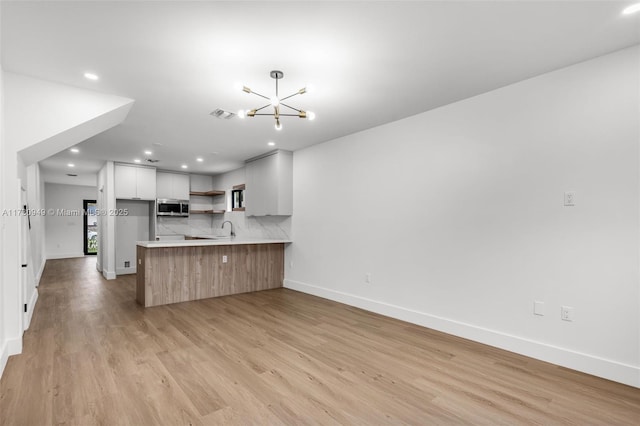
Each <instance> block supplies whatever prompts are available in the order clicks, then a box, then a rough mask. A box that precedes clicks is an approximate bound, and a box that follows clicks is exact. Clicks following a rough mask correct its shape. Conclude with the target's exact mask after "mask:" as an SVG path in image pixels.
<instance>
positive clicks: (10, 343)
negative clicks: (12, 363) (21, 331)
mask: <svg viewBox="0 0 640 426" xmlns="http://www.w3.org/2000/svg"><path fill="white" fill-rule="evenodd" d="M21 353H22V336H20V337H19V338H17V339H9V340H5V341H4V342H3V344H2V349H1V350H0V378H2V373H4V368H5V367H6V366H7V361H8V360H9V357H10V356H11V355H18V354H21Z"/></svg>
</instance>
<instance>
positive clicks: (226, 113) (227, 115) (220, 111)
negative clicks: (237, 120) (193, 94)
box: [210, 108, 236, 120]
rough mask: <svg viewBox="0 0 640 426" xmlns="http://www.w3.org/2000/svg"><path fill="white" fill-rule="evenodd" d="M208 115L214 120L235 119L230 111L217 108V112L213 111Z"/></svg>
mask: <svg viewBox="0 0 640 426" xmlns="http://www.w3.org/2000/svg"><path fill="white" fill-rule="evenodd" d="M210 115H213V116H214V117H216V118H219V119H223V118H224V119H225V120H228V119H230V118H233V117H235V116H236V115H235V114H234V113H232V112H230V111H225V110H223V109H220V108H218V109H217V110H215V111H213V112H212V113H210Z"/></svg>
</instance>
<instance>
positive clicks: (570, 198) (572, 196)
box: [564, 191, 576, 207]
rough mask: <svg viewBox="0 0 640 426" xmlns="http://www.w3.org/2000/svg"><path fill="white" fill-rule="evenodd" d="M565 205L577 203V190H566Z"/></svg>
mask: <svg viewBox="0 0 640 426" xmlns="http://www.w3.org/2000/svg"><path fill="white" fill-rule="evenodd" d="M564 205H565V206H567V207H571V206H575V205H576V192H575V191H566V192H565V193H564Z"/></svg>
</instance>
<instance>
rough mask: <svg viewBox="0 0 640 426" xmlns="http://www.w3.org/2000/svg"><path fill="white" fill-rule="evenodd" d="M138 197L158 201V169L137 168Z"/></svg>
mask: <svg viewBox="0 0 640 426" xmlns="http://www.w3.org/2000/svg"><path fill="white" fill-rule="evenodd" d="M136 182H137V195H136V198H139V199H141V200H155V199H156V169H151V168H147V167H137V168H136Z"/></svg>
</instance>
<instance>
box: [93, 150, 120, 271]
mask: <svg viewBox="0 0 640 426" xmlns="http://www.w3.org/2000/svg"><path fill="white" fill-rule="evenodd" d="M96 201H97V202H98V206H97V207H98V210H99V211H100V212H101V216H100V217H99V218H98V254H97V256H96V257H97V259H96V268H97V269H98V271H100V272H102V276H104V277H105V278H106V279H108V280H113V279H115V278H116V245H115V242H116V230H115V229H116V222H115V218H116V216H115V215H113V214H110V212H113V211H114V210H115V208H116V195H115V169H114V164H113V161H107V162H106V163H105V165H104V166H103V167H102V169H100V171H99V172H98V198H97V200H96Z"/></svg>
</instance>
